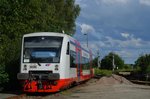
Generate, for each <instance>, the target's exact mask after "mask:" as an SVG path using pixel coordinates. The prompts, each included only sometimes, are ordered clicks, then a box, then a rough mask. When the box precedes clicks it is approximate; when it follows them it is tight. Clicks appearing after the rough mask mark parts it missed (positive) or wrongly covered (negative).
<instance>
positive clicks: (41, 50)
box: [17, 32, 93, 92]
mask: <svg viewBox="0 0 150 99" xmlns="http://www.w3.org/2000/svg"><path fill="white" fill-rule="evenodd" d="M91 61H92V53H91V51H89V50H88V49H84V48H83V47H81V45H80V43H79V42H78V41H77V40H75V39H74V38H72V37H70V36H68V35H66V34H62V33H53V32H39V33H31V34H26V35H24V36H23V39H22V51H21V67H20V73H18V74H17V78H18V79H19V80H20V81H21V82H22V83H23V90H24V91H25V92H57V91H60V90H61V89H64V88H67V87H69V86H70V85H72V84H75V83H79V82H82V81H85V80H88V79H90V78H91V77H92V76H93V69H92V65H91Z"/></svg>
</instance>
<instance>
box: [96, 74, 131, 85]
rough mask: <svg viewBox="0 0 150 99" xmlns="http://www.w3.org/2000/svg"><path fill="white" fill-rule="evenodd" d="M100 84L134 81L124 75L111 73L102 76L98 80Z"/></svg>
mask: <svg viewBox="0 0 150 99" xmlns="http://www.w3.org/2000/svg"><path fill="white" fill-rule="evenodd" d="M97 83H98V84H101V85H109V84H132V82H130V81H129V80H127V79H126V78H124V77H122V76H118V75H115V74H113V75H111V76H109V77H106V76H105V77H102V78H101V79H99V80H98V81H97Z"/></svg>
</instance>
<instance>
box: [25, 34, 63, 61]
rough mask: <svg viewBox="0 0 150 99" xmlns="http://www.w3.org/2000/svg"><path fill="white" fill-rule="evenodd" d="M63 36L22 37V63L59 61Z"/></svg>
mask: <svg viewBox="0 0 150 99" xmlns="http://www.w3.org/2000/svg"><path fill="white" fill-rule="evenodd" d="M62 42H63V37H57V36H34V37H24V41H23V45H24V46H23V63H59V62H60V56H61V48H62Z"/></svg>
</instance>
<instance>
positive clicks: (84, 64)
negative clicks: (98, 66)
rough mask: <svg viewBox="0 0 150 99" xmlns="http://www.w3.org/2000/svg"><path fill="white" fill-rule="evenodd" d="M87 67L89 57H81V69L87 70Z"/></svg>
mask: <svg viewBox="0 0 150 99" xmlns="http://www.w3.org/2000/svg"><path fill="white" fill-rule="evenodd" d="M89 68H90V65H89V59H88V58H85V57H82V69H83V70H88V69H89Z"/></svg>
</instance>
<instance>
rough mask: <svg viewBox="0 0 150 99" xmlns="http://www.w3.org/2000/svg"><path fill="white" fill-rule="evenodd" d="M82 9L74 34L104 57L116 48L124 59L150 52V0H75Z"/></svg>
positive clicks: (132, 60)
mask: <svg viewBox="0 0 150 99" xmlns="http://www.w3.org/2000/svg"><path fill="white" fill-rule="evenodd" d="M76 3H77V4H79V5H80V7H81V12H80V15H79V17H78V18H77V20H76V34H75V35H74V37H75V38H76V39H77V40H79V41H80V42H81V44H82V45H84V46H85V45H86V36H84V35H83V34H88V37H89V47H90V48H91V49H92V50H93V52H94V53H96V51H97V50H99V51H100V56H101V58H103V57H104V56H105V55H107V54H108V53H109V52H112V51H113V52H115V53H117V54H118V55H120V56H121V57H122V59H123V60H124V61H125V63H134V62H135V60H136V59H137V58H138V57H139V56H140V55H143V54H146V53H147V54H149V53H150V34H149V33H150V0H76Z"/></svg>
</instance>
